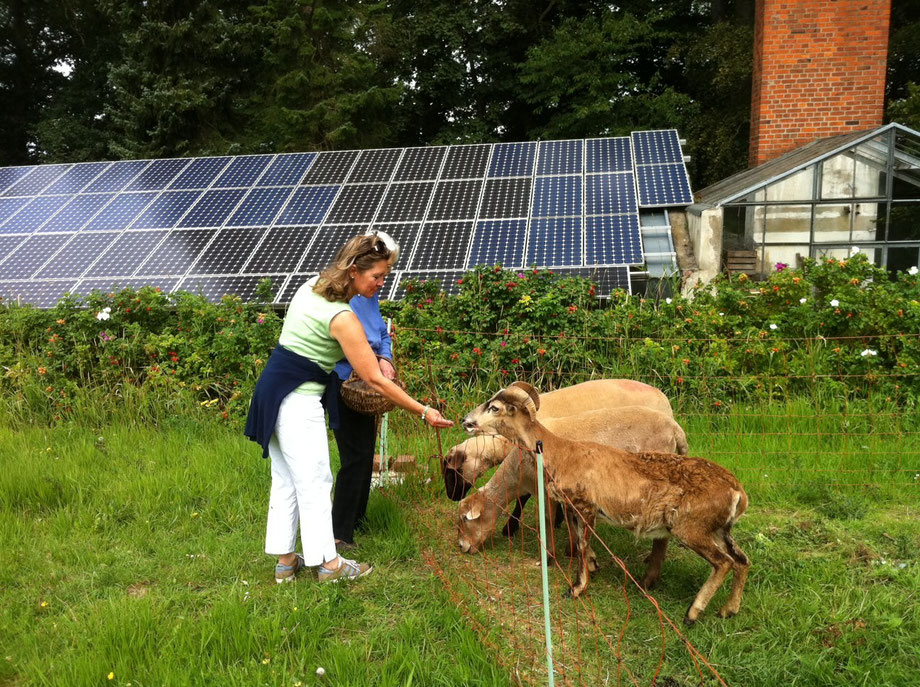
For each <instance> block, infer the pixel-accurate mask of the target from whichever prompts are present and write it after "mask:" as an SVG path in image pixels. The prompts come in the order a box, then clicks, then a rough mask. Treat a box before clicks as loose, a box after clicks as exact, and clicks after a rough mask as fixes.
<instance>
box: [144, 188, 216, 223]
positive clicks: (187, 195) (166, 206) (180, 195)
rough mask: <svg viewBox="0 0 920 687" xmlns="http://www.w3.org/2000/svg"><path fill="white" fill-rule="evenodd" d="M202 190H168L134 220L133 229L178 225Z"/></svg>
mask: <svg viewBox="0 0 920 687" xmlns="http://www.w3.org/2000/svg"><path fill="white" fill-rule="evenodd" d="M200 195H201V191H167V192H166V193H163V194H162V195H160V196H159V197H157V199H156V200H154V201H153V202H152V203H151V204H150V205H149V206H148V207H147V209H146V210H144V212H143V213H142V214H141V216H140V217H138V218H137V219H136V220H134V223H133V224H132V225H131V228H132V229H170V228H172V227H174V226H175V225H176V222H178V221H179V218H181V217H182V216H183V215H184V214H185V213H186V212H188V209H189V208H190V207H192V204H193V203H194V202H195V201H196V200H198V197H199V196H200Z"/></svg>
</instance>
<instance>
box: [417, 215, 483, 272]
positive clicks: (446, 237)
mask: <svg viewBox="0 0 920 687" xmlns="http://www.w3.org/2000/svg"><path fill="white" fill-rule="evenodd" d="M472 233H473V223H472V222H429V223H428V224H426V225H425V226H423V227H422V229H421V234H420V236H419V239H418V243H417V245H416V247H415V251H414V253H413V255H412V259H411V262H410V263H409V264H408V267H409V268H410V269H413V270H429V269H442V270H443V269H463V268H464V267H465V266H466V254H467V251H468V250H469V245H470V236H471V235H472ZM400 262H402V260H401V261H400ZM403 264H405V263H403Z"/></svg>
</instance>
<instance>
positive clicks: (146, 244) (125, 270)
mask: <svg viewBox="0 0 920 687" xmlns="http://www.w3.org/2000/svg"><path fill="white" fill-rule="evenodd" d="M167 233H168V232H166V231H163V230H160V231H127V232H125V233H123V234H119V236H118V237H117V238H116V239H115V240H114V241H113V242H112V243H111V245H110V246H109V247H108V248H107V249H106V250H105V252H104V253H102V255H101V256H100V257H99V259H98V260H97V261H96V262H95V263H93V265H92V267H90V268H89V269H88V270H87V271H86V273H85V274H84V276H85V277H117V276H125V277H127V276H130V275H132V274H134V270H136V269H137V268H138V267H139V266H140V264H141V263H142V262H144V260H145V259H146V258H147V256H148V255H150V253H151V252H152V251H153V249H154V248H156V246H157V244H159V243H160V241H162V240H163V238H164V237H165V236H166V234H167Z"/></svg>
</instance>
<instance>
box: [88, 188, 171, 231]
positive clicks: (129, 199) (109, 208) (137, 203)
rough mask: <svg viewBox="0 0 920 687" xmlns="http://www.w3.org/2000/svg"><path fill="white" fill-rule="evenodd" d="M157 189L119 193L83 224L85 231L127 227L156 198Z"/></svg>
mask: <svg viewBox="0 0 920 687" xmlns="http://www.w3.org/2000/svg"><path fill="white" fill-rule="evenodd" d="M156 196H157V194H156V192H155V191H146V192H144V193H119V194H118V195H117V196H115V198H114V199H113V200H112V202H110V203H109V204H108V205H106V206H105V207H104V208H103V209H102V210H100V211H99V212H98V213H97V214H96V215H95V216H94V217H93V218H92V219H91V220H90V221H89V222H87V223H86V224H85V225H84V226H83V231H116V230H121V229H124V228H125V227H127V226H128V225H129V224H131V222H133V221H134V218H135V217H137V216H138V215H139V214H141V212H142V211H143V210H144V208H145V207H147V205H148V204H149V203H150V201H152V200H153V199H154V198H156Z"/></svg>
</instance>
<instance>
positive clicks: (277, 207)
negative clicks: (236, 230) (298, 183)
mask: <svg viewBox="0 0 920 687" xmlns="http://www.w3.org/2000/svg"><path fill="white" fill-rule="evenodd" d="M293 192H294V187H293V186H266V187H258V186H257V187H254V188H251V189H250V190H249V191H248V192H247V193H246V195H245V196H244V197H243V199H242V200H241V201H240V204H239V205H238V206H237V208H236V210H234V211H233V214H232V215H230V218H229V219H228V220H227V221H226V226H228V227H252V226H270V225H271V223H272V221H274V219H275V217H277V216H278V214H279V213H280V212H281V208H282V207H283V206H284V204H285V202H287V199H288V198H289V197H290V195H291V194H292V193H293Z"/></svg>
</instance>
